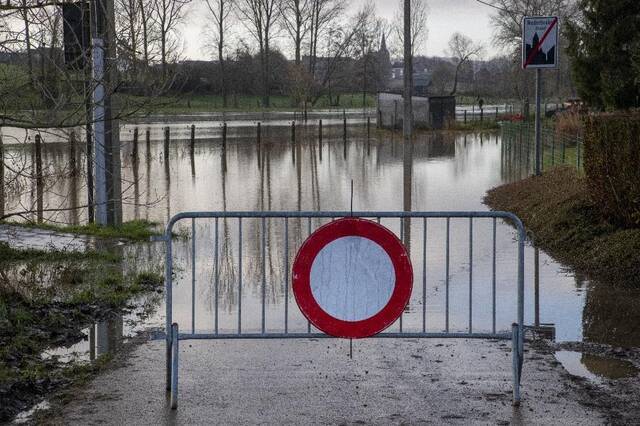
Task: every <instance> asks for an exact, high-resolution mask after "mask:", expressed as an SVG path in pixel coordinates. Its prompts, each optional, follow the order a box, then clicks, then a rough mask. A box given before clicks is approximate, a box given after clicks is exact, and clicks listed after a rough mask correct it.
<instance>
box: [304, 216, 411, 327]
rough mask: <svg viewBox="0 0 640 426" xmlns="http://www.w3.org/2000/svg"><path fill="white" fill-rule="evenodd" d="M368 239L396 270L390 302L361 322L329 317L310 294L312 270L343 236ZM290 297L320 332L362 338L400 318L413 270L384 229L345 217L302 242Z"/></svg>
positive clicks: (364, 220)
mask: <svg viewBox="0 0 640 426" xmlns="http://www.w3.org/2000/svg"><path fill="white" fill-rule="evenodd" d="M352 236H355V237H363V238H368V239H370V240H371V241H374V242H375V243H377V244H378V245H380V246H381V247H382V248H383V249H384V251H385V252H386V253H387V255H388V256H389V258H390V259H391V263H392V264H393V268H394V270H395V277H396V279H395V288H394V289H393V293H392V294H391V298H390V299H389V302H388V303H387V304H386V306H385V307H384V308H382V309H381V310H380V311H379V312H378V313H377V314H375V315H374V316H372V317H370V318H367V319H364V320H361V321H344V320H341V319H338V318H335V317H333V316H332V315H329V314H328V313H327V312H325V311H324V310H323V309H322V307H320V305H319V304H318V302H317V301H316V299H315V298H314V296H313V293H312V291H311V282H310V277H311V267H312V265H313V262H314V260H315V258H316V256H317V255H318V253H320V251H321V250H322V249H323V248H324V247H325V246H326V245H327V244H329V243H331V242H332V241H335V240H337V239H338V238H343V237H352ZM292 276H293V279H292V282H293V284H292V287H293V294H294V296H295V298H296V302H297V303H298V306H299V307H300V310H301V311H302V313H303V314H304V316H305V317H307V319H308V320H309V321H310V322H311V323H312V324H313V325H314V326H315V327H316V328H318V329H319V330H321V331H323V332H325V333H327V334H329V335H331V336H335V337H343V338H350V339H361V338H365V337H370V336H374V335H376V334H378V333H380V332H381V331H383V330H384V329H386V328H387V327H389V326H390V325H391V324H393V323H394V322H395V321H396V320H397V319H398V318H399V317H400V315H402V311H403V310H404V308H405V307H406V306H407V303H409V298H410V297H411V290H412V288H413V268H412V267H411V261H410V259H409V255H408V254H407V251H406V249H405V247H404V245H402V242H401V241H400V240H399V239H398V238H397V237H396V236H395V234H393V233H392V232H391V231H389V230H388V229H387V228H385V227H383V226H381V225H379V224H378V223H376V222H372V221H370V220H366V219H361V218H344V219H339V220H336V221H334V222H331V223H329V224H327V225H324V226H322V227H320V228H318V230H316V231H315V232H314V233H313V234H312V235H310V236H309V238H307V240H306V241H305V242H304V244H303V245H302V247H301V248H300V251H298V254H297V256H296V259H295V261H294V264H293V274H292Z"/></svg>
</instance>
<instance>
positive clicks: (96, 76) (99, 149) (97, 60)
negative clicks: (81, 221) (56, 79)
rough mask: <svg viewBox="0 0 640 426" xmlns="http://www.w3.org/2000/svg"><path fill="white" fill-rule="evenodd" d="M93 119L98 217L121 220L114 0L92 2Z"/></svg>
mask: <svg viewBox="0 0 640 426" xmlns="http://www.w3.org/2000/svg"><path fill="white" fill-rule="evenodd" d="M92 9H93V10H92V12H93V13H92V54H93V55H92V61H93V62H92V65H93V81H94V89H93V121H94V138H93V139H94V141H93V143H94V155H95V157H94V158H95V159H94V165H95V204H96V211H95V216H96V217H95V219H96V223H98V224H99V225H119V224H120V223H122V198H121V197H122V195H121V192H122V182H121V172H120V169H121V164H120V129H119V125H118V121H117V120H116V119H115V118H116V117H117V113H116V112H115V110H114V108H113V106H112V100H111V93H112V92H113V87H112V85H111V83H112V82H113V81H116V77H117V68H116V66H115V64H114V65H113V66H112V65H111V59H112V58H115V57H116V53H115V52H116V49H115V48H116V45H115V15H114V7H113V0H94V1H93V3H92Z"/></svg>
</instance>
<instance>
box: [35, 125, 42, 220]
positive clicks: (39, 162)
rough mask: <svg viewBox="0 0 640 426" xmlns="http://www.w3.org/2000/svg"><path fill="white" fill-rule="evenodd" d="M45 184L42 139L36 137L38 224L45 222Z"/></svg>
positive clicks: (38, 136)
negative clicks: (43, 210) (43, 198)
mask: <svg viewBox="0 0 640 426" xmlns="http://www.w3.org/2000/svg"><path fill="white" fill-rule="evenodd" d="M42 186H43V182H42V137H41V136H40V135H39V134H38V135H36V211H37V214H38V223H42V221H43V213H42V209H43V200H42V197H43V188H42Z"/></svg>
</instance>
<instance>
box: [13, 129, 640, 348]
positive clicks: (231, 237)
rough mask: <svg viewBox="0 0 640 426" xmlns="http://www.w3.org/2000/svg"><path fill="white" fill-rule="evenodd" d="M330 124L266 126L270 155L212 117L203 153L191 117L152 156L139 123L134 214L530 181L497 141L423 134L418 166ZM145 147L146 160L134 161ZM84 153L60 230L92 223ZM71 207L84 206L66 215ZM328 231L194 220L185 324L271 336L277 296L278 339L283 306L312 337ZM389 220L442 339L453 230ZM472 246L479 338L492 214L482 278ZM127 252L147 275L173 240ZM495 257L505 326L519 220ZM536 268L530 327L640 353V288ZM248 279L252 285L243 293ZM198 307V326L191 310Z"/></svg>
mask: <svg viewBox="0 0 640 426" xmlns="http://www.w3.org/2000/svg"><path fill="white" fill-rule="evenodd" d="M326 120H327V121H326V122H325V128H324V133H323V141H322V143H320V142H319V140H318V133H319V132H318V127H317V125H315V124H314V125H308V126H305V125H304V123H301V122H300V123H298V124H297V127H296V133H295V134H296V142H295V143H293V142H292V141H291V134H292V133H291V132H292V131H291V125H290V122H289V121H287V120H286V118H285V119H283V120H275V121H273V122H270V123H264V124H263V127H262V134H261V142H262V143H261V144H260V145H258V144H257V143H256V126H255V123H253V122H248V121H238V122H234V123H233V125H230V126H229V135H228V140H227V144H226V145H223V144H222V142H221V139H220V135H221V127H220V122H218V121H215V120H214V121H211V122H208V123H201V122H199V123H198V124H197V125H198V128H197V137H196V141H195V145H194V149H193V151H191V147H190V142H189V140H188V137H189V132H190V123H189V124H187V123H183V122H178V123H164V122H163V123H146V124H139V134H140V138H139V143H138V147H137V150H136V149H134V146H133V142H132V138H133V131H134V128H135V126H134V125H126V126H123V128H122V130H121V133H122V141H123V153H122V167H123V185H122V187H123V191H124V200H123V204H124V205H123V217H124V219H125V220H132V219H148V220H152V221H157V222H160V223H163V224H164V223H167V221H168V220H169V218H171V217H172V216H173V215H175V214H177V213H180V212H184V211H261V210H269V211H287V210H292V211H349V210H350V209H351V208H353V210H355V211H402V210H410V211H453V210H465V211H467V210H486V209H487V208H486V206H484V205H483V203H482V200H483V197H484V195H485V193H486V191H487V190H488V189H490V188H492V187H495V186H497V185H500V184H502V183H505V182H509V181H512V180H514V179H518V178H520V177H521V176H523V174H524V173H522V171H519V170H517V169H516V168H514V167H513V165H512V164H506V160H505V156H504V155H503V151H502V142H501V138H500V135H499V134H498V133H484V134H463V133H446V132H444V133H432V134H421V135H419V136H418V137H417V138H416V140H415V143H414V147H413V155H412V159H411V161H408V162H407V161H404V158H403V149H402V142H401V139H400V138H399V137H398V136H395V137H394V136H393V135H391V134H390V133H380V134H376V133H375V130H374V129H372V133H371V135H372V136H371V138H370V139H369V140H367V137H366V127H365V126H366V118H365V117H364V116H362V117H360V118H357V117H351V118H350V122H349V128H348V142H347V143H346V144H344V143H343V138H342V131H343V129H342V125H341V123H340V119H339V118H333V119H331V118H327V119H326ZM310 123H311V121H310ZM314 123H315V121H314ZM164 126H171V135H172V140H171V144H170V147H169V152H168V155H166V154H165V152H164V144H163V140H162V138H163V136H162V135H163V128H164ZM147 128H148V129H149V135H150V136H149V140H148V142H147V140H146V137H145V135H146V130H147ZM31 149H32V148H31V145H23V144H15V145H6V146H5V156H6V157H8V158H9V159H11V160H12V161H13V163H12V164H13V167H14V168H15V169H19V168H20V167H22V168H23V169H24V170H29V168H30V164H29V163H30V161H31V160H30V158H31V153H30V152H31ZM135 151H137V153H138V154H137V156H135V155H133V153H134V152H135ZM81 152H82V149H81V148H80V144H79V145H78V146H76V147H75V148H73V149H72V147H71V146H70V145H69V144H68V143H50V144H45V146H44V150H43V159H44V160H43V162H44V165H45V170H46V174H45V176H48V178H46V179H45V185H46V191H45V200H44V206H45V210H49V211H45V213H44V216H45V218H48V219H49V220H51V221H54V222H61V223H77V222H82V221H84V218H85V217H86V213H85V210H86V209H85V208H84V207H83V206H84V205H85V204H86V199H87V196H86V185H85V184H84V179H85V177H84V166H83V165H82V161H81ZM71 158H74V159H75V160H74V161H72V160H71ZM352 182H353V198H352V192H351V188H352ZM10 189H11V190H10V191H9V193H7V210H8V211H12V209H13V210H20V209H21V208H22V209H23V210H27V211H28V210H32V206H34V205H35V199H34V197H35V195H34V194H35V189H34V188H33V185H32V182H31V180H27V179H16V180H14V181H13V183H12V186H11V188H10ZM69 208H70V209H71V210H70V211H69V210H65V209H69ZM27 216H32V215H31V214H27ZM372 216H375V215H372ZM323 223H326V221H320V220H312V221H309V222H307V221H306V220H305V221H300V220H290V221H289V223H288V224H286V226H288V236H289V238H288V240H287V241H285V240H284V235H285V232H284V227H285V223H284V221H283V220H275V219H273V220H268V221H266V223H265V227H264V234H263V227H262V223H261V222H260V220H255V219H247V220H243V223H242V226H243V234H242V237H241V238H240V233H239V226H238V222H237V221H235V220H222V219H220V220H219V221H215V220H213V219H212V220H202V221H197V222H196V223H195V225H194V227H195V229H196V235H197V238H196V240H195V243H193V241H192V240H191V235H192V223H191V222H190V221H189V222H185V223H181V224H179V232H178V234H179V238H178V239H177V240H176V242H175V244H174V262H175V264H176V267H177V268H178V269H179V271H180V272H179V273H178V274H177V277H176V280H175V288H174V320H177V321H178V322H179V323H180V324H181V327H183V329H184V330H187V331H188V330H189V329H190V326H191V325H192V320H193V322H194V324H193V325H194V326H195V330H196V331H199V332H203V331H204V332H206V331H213V330H219V331H228V332H234V331H235V330H237V327H238V326H239V324H241V325H240V326H241V327H242V330H243V331H251V330H253V331H259V330H260V328H261V320H262V310H261V306H262V298H263V297H264V298H265V306H266V309H265V322H266V328H267V330H269V331H277V330H282V329H283V328H284V317H283V312H284V310H285V309H289V310H290V312H289V323H288V325H287V326H288V330H289V331H306V330H307V322H306V320H305V319H304V318H303V317H302V315H301V314H300V312H299V311H298V310H297V308H296V305H295V300H294V298H293V296H292V294H291V292H290V289H289V287H288V285H287V272H288V268H287V265H289V266H290V265H291V263H292V260H293V257H294V255H295V252H296V250H297V249H298V248H299V247H300V245H301V244H302V242H303V241H304V239H305V238H306V237H307V236H308V235H309V232H310V231H313V230H314V229H316V228H317V227H318V226H320V225H321V224H323ZM382 223H383V225H386V226H388V227H389V228H390V229H392V230H393V231H394V232H396V233H397V234H398V235H399V236H401V237H402V239H403V240H404V241H405V242H406V243H407V245H408V247H409V251H410V254H411V259H412V262H413V265H414V292H413V296H412V298H411V301H410V304H409V306H408V308H407V311H406V312H405V314H404V316H403V326H404V327H405V330H410V329H418V328H421V327H422V313H423V311H424V312H426V315H427V316H426V328H427V330H428V331H440V330H442V329H443V328H444V318H445V310H446V305H445V295H444V287H445V284H446V278H447V277H446V270H445V245H446V242H445V241H446V223H445V221H444V220H440V219H433V220H431V219H430V220H429V221H428V224H427V229H426V231H425V229H424V226H425V224H424V223H423V221H422V220H414V221H411V223H410V224H408V225H407V226H405V227H404V229H402V230H401V229H400V222H399V221H398V220H395V221H394V220H387V221H385V220H382ZM425 236H426V245H425ZM216 238H218V240H219V244H218V245H216V244H215V242H216ZM263 238H264V240H265V247H266V248H265V251H263V250H262V240H263ZM469 244H470V238H469V222H468V220H451V223H450V269H449V276H448V280H449V290H450V305H449V309H450V320H451V329H452V331H465V330H466V327H467V319H468V317H469V306H468V299H469V287H470V286H469V280H470V275H471V274H472V280H473V287H472V288H473V289H472V290H471V291H472V293H473V294H472V296H473V300H474V302H473V305H474V308H473V313H472V317H473V324H474V331H480V330H487V331H490V330H491V328H492V326H493V324H492V320H493V319H492V308H491V302H492V297H493V287H492V285H493V276H492V221H491V220H476V221H474V225H473V246H472V257H471V258H472V268H473V269H472V271H471V274H470V270H469V268H470V264H471V262H470V247H469ZM216 247H217V250H216ZM285 247H286V248H287V250H288V252H285ZM194 248H195V252H196V254H197V256H196V257H195V262H194V260H193V259H194V256H193V254H194V253H193V250H194ZM126 250H127V251H128V252H129V254H128V256H127V258H128V259H132V260H131V261H132V262H136V263H137V264H139V265H144V264H154V265H155V264H158V263H161V262H162V261H163V253H164V251H163V247H162V246H161V245H159V244H143V245H138V246H135V247H129V248H127V249H126ZM240 252H242V257H240ZM216 253H217V255H218V257H219V262H218V263H216V262H215V259H216ZM287 253H288V254H287ZM496 253H497V256H496V263H497V264H496V279H495V291H496V293H495V296H496V301H497V305H496V327H497V328H498V329H499V330H505V329H508V328H509V326H510V324H511V322H513V321H514V319H515V309H516V287H515V285H516V280H515V278H516V266H517V264H516V244H515V232H514V230H513V228H512V227H511V226H509V225H508V224H503V223H499V224H498V227H497V236H496ZM240 259H242V260H241V261H240ZM263 259H264V260H263ZM525 260H526V266H525V274H526V281H525V285H526V294H525V318H526V324H539V325H542V324H552V325H554V326H555V330H556V331H555V332H556V339H557V340H558V341H583V340H585V341H593V342H600V343H609V344H613V345H630V346H638V345H640V332H639V330H638V329H637V325H636V324H637V323H638V312H639V311H638V310H637V306H638V303H639V302H640V295H639V294H638V292H632V291H628V290H614V289H612V288H610V286H605V285H599V284H597V283H592V282H590V281H589V280H587V279H585V278H584V277H581V276H578V275H576V274H574V273H573V272H572V271H571V270H570V269H568V268H566V267H564V266H563V265H560V264H558V263H557V262H556V261H554V259H552V258H551V257H549V256H548V255H547V254H545V253H544V252H541V251H537V250H535V249H534V248H533V247H530V246H527V249H526V253H525ZM263 262H264V263H263ZM240 276H241V277H242V283H243V284H242V285H243V287H242V291H240V288H239V286H238V281H239V277H240ZM194 277H195V280H193V281H192V278H194ZM263 277H264V279H263ZM264 282H266V285H265V287H264V292H263V283H264ZM194 283H195V284H194ZM192 285H193V288H194V289H195V292H194V294H195V298H193V297H192ZM423 301H424V304H423ZM192 306H194V307H195V312H196V315H195V319H193V318H192V315H191V313H192ZM163 312H164V308H163V307H162V306H160V307H159V309H158V310H157V312H156V313H155V314H154V315H152V316H151V317H149V318H146V319H145V320H144V324H143V325H144V326H162V325H163V318H164V315H163ZM129 320H130V321H119V322H118V321H116V322H114V324H106V325H101V326H98V327H96V328H95V329H94V330H93V331H89V330H88V333H90V334H91V335H92V336H93V338H92V340H91V345H90V346H91V348H93V349H91V350H92V351H93V350H95V348H96V346H97V345H99V344H100V343H99V340H101V339H102V341H104V339H107V341H108V339H109V338H110V337H109V336H111V335H113V336H116V337H122V336H127V335H129V334H131V333H133V332H134V331H135V330H137V329H139V328H140V327H141V325H140V324H139V322H138V323H136V320H135V318H134V319H129ZM127 324H129V325H127ZM398 326H399V324H396V325H394V326H393V327H396V328H397V327H398ZM99 327H101V328H99ZM100 336H102V337H100ZM88 346H89V342H85V343H81V344H80V345H79V346H78V347H77V348H74V351H75V352H80V353H88V352H90V351H89V349H88Z"/></svg>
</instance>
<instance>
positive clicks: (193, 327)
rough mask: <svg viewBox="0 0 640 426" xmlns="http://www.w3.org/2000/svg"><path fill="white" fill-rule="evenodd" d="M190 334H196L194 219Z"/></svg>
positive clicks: (192, 220)
mask: <svg viewBox="0 0 640 426" xmlns="http://www.w3.org/2000/svg"><path fill="white" fill-rule="evenodd" d="M191 333H193V334H196V219H195V218H191Z"/></svg>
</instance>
